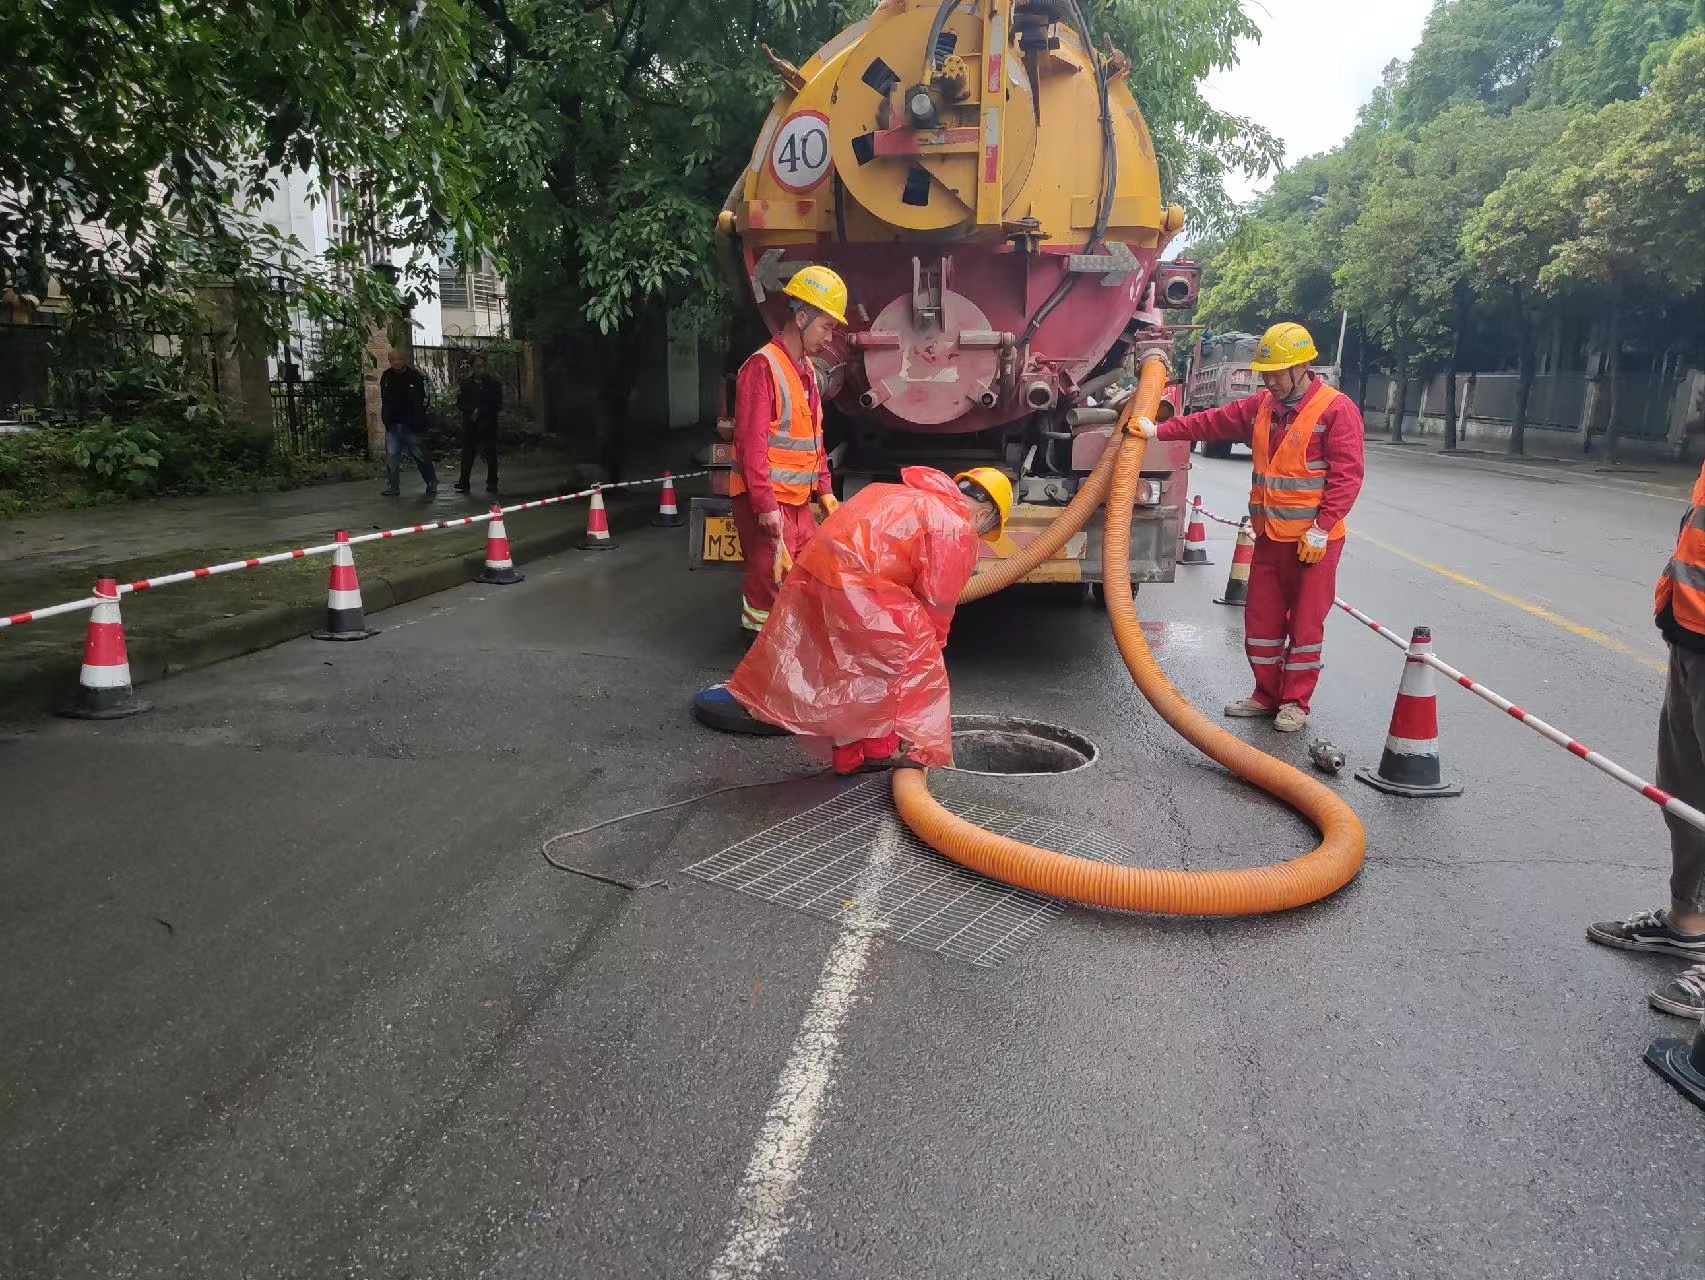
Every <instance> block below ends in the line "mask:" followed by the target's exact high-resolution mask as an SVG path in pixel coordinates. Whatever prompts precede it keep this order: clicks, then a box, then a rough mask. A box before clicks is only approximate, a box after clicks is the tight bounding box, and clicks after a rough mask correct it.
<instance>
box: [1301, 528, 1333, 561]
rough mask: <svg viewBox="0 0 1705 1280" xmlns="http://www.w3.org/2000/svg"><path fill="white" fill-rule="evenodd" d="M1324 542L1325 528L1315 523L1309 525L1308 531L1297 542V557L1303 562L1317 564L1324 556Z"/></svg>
mask: <svg viewBox="0 0 1705 1280" xmlns="http://www.w3.org/2000/svg"><path fill="white" fill-rule="evenodd" d="M1326 543H1327V537H1326V530H1324V529H1322V528H1321V527H1320V526H1319V525H1317V524H1311V525H1309V526H1308V532H1307V533H1305V534H1303V535H1302V541H1300V542H1298V543H1297V559H1298V560H1301V561H1302V562H1303V563H1304V564H1319V563H1320V561H1322V560H1324V559H1325V558H1326Z"/></svg>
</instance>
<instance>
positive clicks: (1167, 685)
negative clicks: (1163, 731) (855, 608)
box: [893, 355, 1367, 916]
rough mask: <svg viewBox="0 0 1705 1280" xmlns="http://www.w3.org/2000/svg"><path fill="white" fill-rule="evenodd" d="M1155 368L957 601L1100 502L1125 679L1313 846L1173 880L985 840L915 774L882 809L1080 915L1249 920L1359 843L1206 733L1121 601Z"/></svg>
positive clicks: (1322, 875) (1358, 855)
mask: <svg viewBox="0 0 1705 1280" xmlns="http://www.w3.org/2000/svg"><path fill="white" fill-rule="evenodd" d="M1165 382H1166V364H1165V361H1164V360H1162V359H1161V358H1160V357H1159V356H1157V355H1151V356H1149V357H1148V358H1147V359H1146V360H1144V361H1143V366H1142V374H1141V377H1140V380H1139V382H1138V385H1137V393H1136V395H1134V396H1133V397H1131V399H1130V401H1128V402H1127V404H1126V409H1125V415H1124V417H1122V418H1121V421H1120V424H1119V426H1120V429H1117V430H1116V431H1115V433H1114V437H1113V441H1114V442H1113V443H1109V445H1108V447H1107V449H1106V450H1105V451H1104V452H1103V453H1102V455H1101V461H1100V462H1099V463H1097V464H1096V467H1095V470H1094V471H1092V472H1091V473H1090V475H1089V478H1088V479H1087V480H1086V481H1085V482H1084V484H1083V486H1082V487H1081V488H1080V489H1079V490H1078V492H1077V496H1076V497H1074V498H1073V499H1072V501H1071V503H1070V504H1069V505H1068V506H1067V507H1066V509H1065V510H1064V511H1062V512H1061V513H1060V515H1059V516H1058V517H1057V518H1056V519H1055V520H1054V522H1053V523H1052V524H1050V525H1049V526H1048V528H1047V530H1046V531H1045V532H1043V533H1042V534H1041V535H1040V536H1038V537H1037V538H1036V540H1035V541H1033V542H1032V543H1030V544H1029V545H1028V546H1027V547H1025V548H1024V550H1023V551H1022V552H1020V553H1019V554H1018V555H1015V556H1013V557H1012V558H1011V559H1009V560H1006V561H1004V562H1002V564H1001V565H1000V566H999V567H998V568H996V569H994V570H992V571H990V572H988V573H985V574H980V575H978V576H977V577H975V578H973V579H972V580H971V582H970V583H969V584H968V585H967V586H966V589H965V592H964V594H963V595H961V596H960V603H961V604H963V603H966V602H968V601H971V600H980V599H982V598H983V597H984V596H987V595H991V594H993V593H994V592H996V591H999V590H1001V589H1002V588H1004V587H1007V586H1010V585H1012V584H1013V583H1014V582H1017V581H1018V580H1019V579H1020V578H1022V577H1024V576H1025V575H1026V574H1027V573H1029V572H1030V571H1031V570H1032V569H1034V568H1036V566H1037V565H1039V564H1041V563H1042V562H1043V561H1044V560H1046V559H1047V558H1048V557H1049V556H1051V555H1053V554H1054V553H1055V552H1056V551H1058V550H1059V549H1060V548H1061V547H1063V546H1064V545H1065V542H1066V539H1068V538H1069V537H1071V536H1072V534H1074V533H1076V532H1078V531H1079V530H1080V529H1082V528H1083V526H1084V525H1085V524H1087V523H1088V521H1089V518H1090V516H1091V515H1093V514H1094V512H1095V509H1096V507H1097V506H1099V505H1100V504H1101V500H1102V497H1103V496H1104V495H1105V496H1106V500H1107V511H1108V519H1107V523H1106V536H1105V538H1104V541H1103V551H1102V573H1103V575H1104V579H1105V582H1104V589H1105V594H1106V597H1107V614H1108V618H1109V621H1110V622H1111V623H1112V627H1113V637H1114V639H1115V641H1116V642H1117V643H1118V646H1119V653H1120V655H1121V656H1122V657H1123V658H1124V660H1125V666H1126V667H1127V668H1129V670H1130V672H1131V678H1132V679H1133V680H1134V681H1135V682H1136V685H1137V688H1138V689H1140V690H1142V693H1143V696H1144V697H1145V698H1147V699H1148V700H1149V703H1150V705H1152V706H1153V707H1154V709H1155V710H1156V711H1158V712H1159V713H1160V715H1161V718H1162V719H1164V720H1165V721H1166V722H1167V723H1168V724H1169V725H1171V726H1172V727H1173V728H1174V729H1176V730H1177V731H1178V732H1179V733H1180V734H1181V735H1182V736H1183V737H1184V738H1185V739H1186V740H1188V741H1189V742H1190V743H1191V744H1192V745H1193V746H1195V747H1196V748H1197V749H1198V750H1200V751H1201V752H1202V753H1203V754H1205V755H1207V756H1208V757H1209V758H1211V759H1213V760H1216V761H1218V762H1219V763H1220V764H1222V765H1224V766H1225V767H1226V768H1227V769H1230V770H1231V771H1232V772H1233V773H1236V774H1237V775H1238V776H1240V777H1242V778H1245V779H1247V780H1248V781H1250V782H1253V783H1254V784H1255V785H1256V786H1258V787H1260V788H1261V789H1262V790H1264V791H1266V792H1268V793H1269V794H1270V795H1272V796H1274V797H1276V798H1277V799H1280V800H1283V801H1284V802H1285V803H1286V804H1288V805H1290V806H1291V807H1292V808H1293V809H1295V810H1297V812H1299V813H1301V814H1302V815H1303V816H1304V817H1306V818H1307V819H1308V820H1309V821H1310V822H1312V823H1313V824H1314V825H1315V827H1316V828H1317V829H1318V830H1319V832H1320V837H1321V839H1320V843H1319V844H1318V845H1316V846H1315V847H1314V848H1313V849H1311V850H1310V851H1309V852H1307V853H1305V854H1303V855H1302V856H1301V857H1298V858H1292V859H1290V860H1289V861H1286V862H1275V863H1269V864H1268V865H1266V866H1260V867H1244V868H1240V869H1238V870H1234V871H1175V870H1165V869H1161V868H1156V867H1124V866H1115V865H1112V864H1110V863H1105V862H1095V861H1092V860H1090V859H1088V858H1075V857H1071V856H1069V855H1067V854H1063V853H1056V852H1054V851H1053V850H1052V849H1042V848H1038V847H1037V846H1035V845H1030V844H1025V843H1023V842H1022V841H1019V840H1013V839H1010V838H1008V837H1006V836H998V835H995V834H994V833H993V832H991V831H985V830H983V829H982V828H981V827H978V826H975V825H973V824H972V823H969V822H966V821H965V820H964V819H963V818H959V817H955V816H954V815H953V814H951V813H949V812H948V811H947V810H946V809H945V808H943V807H942V806H941V804H940V803H938V802H937V801H936V799H935V797H933V796H932V795H930V792H929V779H928V774H927V773H926V772H925V771H924V770H921V769H899V770H896V771H895V773H894V780H893V787H894V804H895V807H896V808H897V809H898V810H899V812H900V818H901V820H902V821H904V822H905V824H906V825H907V826H908V827H910V828H911V829H912V831H913V832H914V833H915V834H916V835H917V836H918V837H919V838H920V839H921V840H923V841H924V842H925V843H926V844H928V845H930V846H931V847H932V848H934V849H936V850H937V851H939V852H940V853H943V854H945V855H946V856H947V857H949V858H952V859H953V860H954V861H955V862H958V863H960V864H961V865H963V866H966V867H969V868H971V869H972V870H973V871H977V872H980V873H982V874H983V875H986V876H991V877H993V878H994V879H996V880H1004V881H1006V882H1007V883H1008V884H1014V885H1018V886H1019V887H1021V888H1024V889H1030V890H1033V891H1034V892H1036V893H1043V894H1047V895H1048V896H1050V897H1054V898H1064V899H1068V900H1070V901H1072V902H1081V903H1086V904H1088V905H1091V906H1100V907H1114V908H1117V909H1120V910H1125V911H1149V912H1158V913H1163V914H1168V915H1203V916H1226V915H1254V914H1258V913H1261V912H1266V911H1284V910H1286V909H1288V908H1290V907H1300V906H1304V905H1306V904H1307V903H1310V902H1316V901H1318V900H1319V899H1321V898H1324V897H1326V896H1327V895H1328V894H1330V893H1333V892H1335V891H1336V890H1338V889H1340V888H1342V887H1343V886H1344V885H1346V884H1348V883H1349V882H1350V880H1351V879H1353V878H1354V877H1355V874H1356V872H1357V871H1358V870H1360V869H1361V865H1362V856H1363V853H1364V851H1365V849H1366V846H1367V837H1366V835H1365V833H1364V832H1363V830H1362V824H1361V821H1360V820H1359V819H1358V818H1357V817H1356V814H1355V811H1354V810H1353V809H1351V808H1350V806H1349V805H1348V804H1346V803H1345V802H1344V801H1343V800H1342V799H1340V798H1339V796H1338V795H1337V794H1336V793H1335V792H1333V791H1332V790H1331V789H1330V788H1328V787H1325V786H1323V785H1321V784H1320V783H1318V782H1316V781H1314V779H1312V778H1310V777H1309V776H1308V775H1306V774H1304V773H1303V772H1301V771H1300V770H1298V769H1295V768H1292V767H1291V766H1290V765H1288V764H1286V763H1285V762H1284V761H1282V760H1276V759H1274V758H1273V757H1272V756H1270V755H1268V754H1267V753H1266V752H1264V751H1260V750H1257V749H1256V748H1255V747H1252V746H1250V745H1249V744H1248V743H1246V742H1244V741H1243V740H1242V739H1240V738H1237V737H1234V736H1233V735H1232V734H1229V733H1227V732H1226V731H1225V730H1224V729H1222V728H1220V726H1219V725H1217V724H1215V723H1213V721H1211V720H1209V719H1208V718H1207V717H1206V716H1204V715H1203V714H1202V713H1201V712H1200V711H1198V710H1196V708H1195V707H1193V706H1191V705H1190V703H1189V701H1188V700H1186V699H1185V697H1184V695H1183V694H1181V693H1179V692H1178V690H1177V689H1176V688H1175V687H1174V686H1173V684H1172V682H1171V681H1170V680H1168V679H1167V678H1166V675H1165V673H1164V672H1162V671H1161V669H1160V664H1159V663H1157V662H1156V661H1155V659H1154V654H1153V653H1151V652H1150V651H1149V646H1148V641H1147V640H1146V639H1144V637H1143V632H1142V627H1141V625H1140V624H1139V623H1138V621H1137V610H1136V604H1135V602H1134V600H1133V598H1132V595H1131V560H1130V552H1131V521H1128V520H1115V519H1113V518H1112V515H1113V513H1114V512H1124V513H1130V514H1131V516H1132V519H1133V520H1134V518H1135V505H1136V504H1135V499H1136V487H1137V480H1138V478H1139V475H1140V473H1141V471H1142V464H1143V454H1144V451H1145V446H1146V441H1144V440H1143V438H1142V437H1141V436H1128V435H1125V434H1124V433H1123V430H1122V428H1123V426H1124V423H1125V421H1127V420H1128V418H1129V416H1130V414H1131V413H1133V412H1135V413H1136V414H1138V415H1141V416H1146V417H1150V418H1152V417H1154V416H1155V413H1156V410H1157V409H1158V408H1159V405H1160V395H1161V392H1162V390H1164V388H1165Z"/></svg>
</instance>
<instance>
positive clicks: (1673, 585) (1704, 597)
mask: <svg viewBox="0 0 1705 1280" xmlns="http://www.w3.org/2000/svg"><path fill="white" fill-rule="evenodd" d="M1665 606H1668V607H1669V608H1670V609H1671V610H1672V611H1673V612H1674V614H1675V620H1676V622H1677V623H1679V624H1680V625H1681V626H1684V627H1686V628H1687V629H1688V630H1689V631H1692V632H1696V633H1697V634H1699V635H1702V636H1705V466H1701V467H1700V468H1699V478H1698V479H1697V480H1695V481H1694V482H1693V504H1692V505H1691V506H1690V507H1688V509H1687V514H1686V515H1685V516H1683V517H1682V519H1681V533H1680V534H1679V535H1677V537H1676V540H1675V554H1674V555H1672V556H1671V557H1670V562H1669V563H1668V564H1667V565H1665V566H1664V571H1663V575H1662V576H1661V577H1660V578H1659V579H1658V587H1657V590H1656V592H1654V593H1653V601H1652V611H1653V612H1654V613H1662V612H1663V611H1664V608H1665Z"/></svg>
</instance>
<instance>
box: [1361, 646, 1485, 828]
mask: <svg viewBox="0 0 1705 1280" xmlns="http://www.w3.org/2000/svg"><path fill="white" fill-rule="evenodd" d="M1432 651H1433V633H1432V631H1431V630H1430V629H1429V628H1427V627H1416V628H1415V630H1414V633H1413V634H1412V635H1411V636H1410V639H1409V654H1408V656H1407V657H1406V658H1405V659H1404V661H1403V679H1402V681H1401V682H1400V683H1399V684H1398V686H1397V702H1396V703H1395V704H1394V705H1393V706H1392V708H1391V728H1390V729H1389V730H1388V731H1387V733H1386V736H1385V752H1384V753H1383V754H1382V755H1381V756H1380V758H1379V768H1378V769H1357V770H1356V777H1358V778H1360V779H1361V780H1362V781H1363V782H1365V783H1367V784H1368V786H1370V787H1373V788H1375V789H1376V790H1379V791H1384V792H1386V793H1388V794H1390V795H1394V796H1413V797H1416V798H1417V799H1419V798H1422V797H1427V796H1459V795H1461V794H1462V786H1461V784H1460V783H1454V782H1446V781H1445V780H1444V778H1443V776H1442V772H1441V770H1440V767H1439V708H1438V698H1437V696H1436V695H1435V694H1434V693H1433V669H1432V668H1431V667H1429V666H1428V665H1427V664H1426V662H1425V661H1424V660H1423V657H1424V655H1427V654H1431V653H1432Z"/></svg>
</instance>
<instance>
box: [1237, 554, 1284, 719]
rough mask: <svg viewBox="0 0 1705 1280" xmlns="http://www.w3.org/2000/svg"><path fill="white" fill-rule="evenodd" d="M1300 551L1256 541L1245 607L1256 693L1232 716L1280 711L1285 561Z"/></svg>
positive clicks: (1242, 701) (1245, 646) (1247, 649)
mask: <svg viewBox="0 0 1705 1280" xmlns="http://www.w3.org/2000/svg"><path fill="white" fill-rule="evenodd" d="M1287 555H1288V556H1290V557H1291V558H1292V560H1295V558H1296V547H1295V546H1293V545H1292V544H1291V543H1288V542H1274V541H1273V540H1272V539H1270V538H1257V539H1256V540H1255V555H1254V558H1253V559H1252V560H1251V561H1250V564H1249V600H1248V602H1247V603H1246V604H1245V605H1244V607H1243V651H1244V654H1245V656H1246V657H1248V659H1249V669H1250V671H1251V672H1253V673H1254V676H1255V693H1254V695H1253V696H1252V697H1248V698H1239V699H1238V700H1237V701H1236V702H1233V703H1231V704H1230V705H1229V706H1227V707H1226V709H1225V711H1226V714H1227V715H1228V716H1234V717H1237V716H1241V717H1249V718H1254V717H1258V716H1270V715H1273V714H1274V713H1275V712H1277V711H1278V709H1279V692H1280V680H1281V674H1282V672H1281V667H1282V666H1283V665H1284V661H1285V618H1286V614H1287V612H1288V611H1287V609H1286V606H1285V584H1284V578H1283V573H1284V568H1285V566H1284V557H1285V556H1287Z"/></svg>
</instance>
